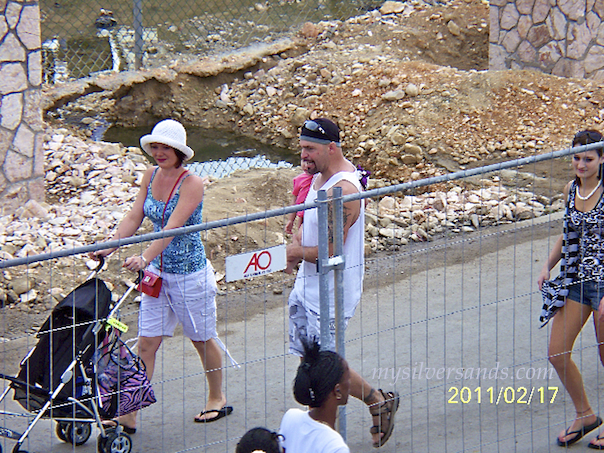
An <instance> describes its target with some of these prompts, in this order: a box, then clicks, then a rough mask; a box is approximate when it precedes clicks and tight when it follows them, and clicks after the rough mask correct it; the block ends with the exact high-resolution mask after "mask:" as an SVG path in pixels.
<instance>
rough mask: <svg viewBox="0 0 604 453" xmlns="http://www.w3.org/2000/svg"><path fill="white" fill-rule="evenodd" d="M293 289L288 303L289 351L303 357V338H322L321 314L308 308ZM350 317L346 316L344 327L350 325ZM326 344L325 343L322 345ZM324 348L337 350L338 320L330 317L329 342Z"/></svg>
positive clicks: (318, 339)
mask: <svg viewBox="0 0 604 453" xmlns="http://www.w3.org/2000/svg"><path fill="white" fill-rule="evenodd" d="M294 293H295V291H292V292H291V294H290V295H289V300H288V301H287V304H288V306H289V352H290V354H295V355H297V356H300V357H302V356H303V355H304V346H303V345H302V338H304V339H311V338H313V337H314V338H316V339H317V341H320V340H321V316H320V315H319V313H317V312H315V311H313V310H311V309H309V308H306V307H305V306H304V305H303V302H302V301H301V300H300V299H299V298H298V297H297V296H296V295H295V294H294ZM348 321H350V318H346V317H345V318H344V329H346V328H347V327H348ZM321 346H324V345H321ZM322 349H328V350H330V351H334V352H335V350H336V320H335V318H329V344H328V345H325V346H324V347H323V348H322Z"/></svg>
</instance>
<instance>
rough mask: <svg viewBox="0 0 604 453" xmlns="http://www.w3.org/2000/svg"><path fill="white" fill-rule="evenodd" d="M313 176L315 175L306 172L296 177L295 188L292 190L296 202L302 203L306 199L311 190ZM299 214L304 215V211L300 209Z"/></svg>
mask: <svg viewBox="0 0 604 453" xmlns="http://www.w3.org/2000/svg"><path fill="white" fill-rule="evenodd" d="M312 177H313V175H309V174H308V173H306V172H304V173H302V174H300V175H298V176H296V177H295V178H294V180H293V183H294V190H293V191H292V194H293V195H294V197H296V204H302V203H304V201H306V195H308V191H309V190H310V185H311V183H312ZM297 216H298V217H303V216H304V211H298V212H297Z"/></svg>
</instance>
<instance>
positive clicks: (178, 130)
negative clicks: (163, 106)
mask: <svg viewBox="0 0 604 453" xmlns="http://www.w3.org/2000/svg"><path fill="white" fill-rule="evenodd" d="M151 143H161V144H163V145H168V146H171V147H172V148H174V149H177V150H179V151H181V152H182V153H183V154H184V155H185V160H189V159H190V158H191V157H193V154H195V151H193V150H192V149H191V148H189V147H188V146H187V131H186V130H185V128H184V127H183V125H182V124H180V123H179V122H178V121H175V120H163V121H160V122H159V123H157V124H156V125H155V127H154V128H153V130H152V131H151V133H150V134H148V135H143V136H142V137H141V147H142V148H143V150H145V152H146V153H147V154H151V146H150V145H151Z"/></svg>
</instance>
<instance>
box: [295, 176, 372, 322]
mask: <svg viewBox="0 0 604 453" xmlns="http://www.w3.org/2000/svg"><path fill="white" fill-rule="evenodd" d="M316 177H317V176H315V178H313V183H312V184H311V186H310V190H309V191H308V195H307V196H306V201H307V202H314V201H315V200H316V199H317V192H318V191H317V190H315V188H314V182H315V179H316ZM342 180H346V181H349V182H350V183H352V184H353V185H354V186H355V187H356V188H357V190H358V191H359V192H362V188H361V184H360V182H359V179H358V176H357V173H356V172H346V171H343V172H339V173H336V174H334V175H333V176H332V177H331V178H329V180H328V181H327V182H326V183H325V184H323V187H321V188H320V189H319V190H328V189H330V188H331V187H333V186H334V185H336V184H337V183H338V182H340V181H342ZM359 202H360V203H361V211H360V213H359V217H358V219H357V220H356V222H355V223H354V224H353V225H352V226H351V227H350V229H349V230H348V235H347V236H346V241H345V242H344V257H345V263H344V316H345V317H347V318H350V317H352V315H353V314H354V312H355V309H356V307H357V305H358V304H359V301H360V300H361V293H362V292H363V276H364V274H365V254H364V251H365V239H364V234H365V203H364V202H363V200H359ZM302 245H303V246H305V247H316V246H318V245H319V216H318V209H317V208H313V209H308V210H306V211H304V222H303V223H302ZM328 276H329V306H330V317H331V318H334V317H335V313H334V300H335V299H334V271H333V270H332V271H330V272H329V274H328ZM294 291H295V292H296V295H297V296H298V298H299V299H300V300H302V301H303V303H304V306H305V307H306V308H308V309H310V310H312V311H314V312H316V313H319V310H320V309H319V307H320V302H319V274H318V273H317V265H316V264H315V263H309V262H308V261H302V263H301V264H300V268H299V270H298V275H297V276H296V282H295V283H294Z"/></svg>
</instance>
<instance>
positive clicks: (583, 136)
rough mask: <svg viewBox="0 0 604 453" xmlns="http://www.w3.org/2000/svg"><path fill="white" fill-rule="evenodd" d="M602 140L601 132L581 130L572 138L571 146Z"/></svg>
mask: <svg viewBox="0 0 604 453" xmlns="http://www.w3.org/2000/svg"><path fill="white" fill-rule="evenodd" d="M601 141H602V134H600V133H599V132H596V131H581V132H577V134H576V135H575V136H574V138H573V146H577V145H587V144H589V143H597V142H601Z"/></svg>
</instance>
